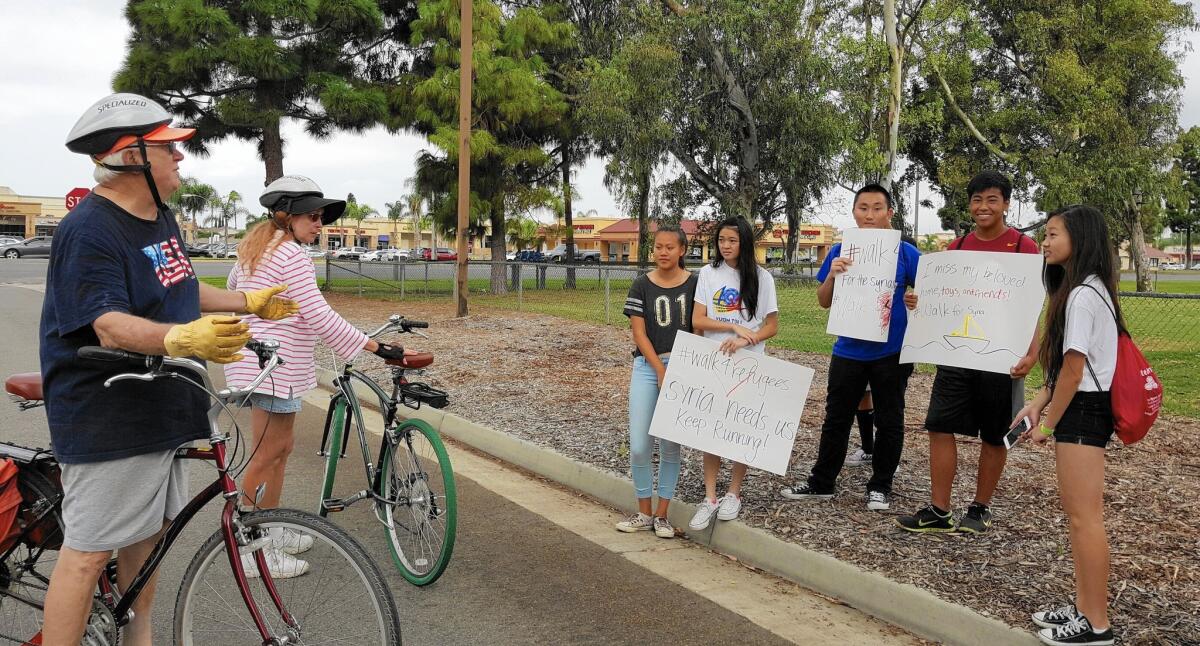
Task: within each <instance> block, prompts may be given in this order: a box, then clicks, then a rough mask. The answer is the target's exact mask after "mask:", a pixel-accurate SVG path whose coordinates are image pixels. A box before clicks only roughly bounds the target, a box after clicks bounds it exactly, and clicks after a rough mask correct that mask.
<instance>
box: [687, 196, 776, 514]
mask: <svg viewBox="0 0 1200 646" xmlns="http://www.w3.org/2000/svg"><path fill="white" fill-rule="evenodd" d="M716 242H717V251H718V252H719V257H718V258H717V259H716V260H714V261H713V263H712V264H711V265H705V266H704V267H702V268H701V269H700V278H699V282H698V284H697V287H696V305H695V308H694V310H693V312H692V327H694V328H695V329H696V331H697V332H698V333H702V334H703V335H704V336H705V337H707V338H710V339H714V340H716V341H720V342H721V351H722V352H725V353H726V354H730V355H732V354H733V353H735V352H737V351H738V350H742V349H746V350H750V351H751V352H766V347H767V346H766V341H767V339H769V338H771V337H773V336H775V334H776V333H778V332H779V305H778V303H777V302H776V299H775V279H774V278H773V277H772V276H771V273H770V272H768V271H767V270H765V269H763V268H762V267H759V266H758V262H757V260H756V259H755V257H754V230H753V229H751V228H750V223H749V222H747V221H746V219H745V218H742V217H736V218H729V219H727V220H724V221H722V222H721V223H720V224H719V225H718V226H717V241H716ZM720 471H721V458H720V457H719V456H716V455H713V454H711V453H705V454H704V500H703V501H702V502H701V503H700V504H699V505H697V508H696V514H695V516H693V517H692V521H691V522H690V523H688V526H689V527H690V528H691V529H692V530H694V531H698V530H701V529H704V528H705V527H708V525H709V523H711V522H712V519H713V516H714V515H715V516H716V517H717V519H718V520H733V519H734V518H737V516H738V512H740V511H741V509H742V498H741V490H742V480H743V479H745V477H746V465H744V464H741V463H740V462H734V463H733V475H732V476H731V478H730V481H729V491H728V493H726V494H725V496H724V497H723V498H721V499H719V500H718V499H717V474H718V473H719V472H720Z"/></svg>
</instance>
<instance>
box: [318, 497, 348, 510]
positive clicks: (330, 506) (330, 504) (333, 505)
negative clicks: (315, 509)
mask: <svg viewBox="0 0 1200 646" xmlns="http://www.w3.org/2000/svg"><path fill="white" fill-rule="evenodd" d="M321 506H322V507H324V508H325V511H331V512H332V511H343V510H345V509H346V503H344V502H342V500H341V499H340V498H327V499H325V500H322V501H321Z"/></svg>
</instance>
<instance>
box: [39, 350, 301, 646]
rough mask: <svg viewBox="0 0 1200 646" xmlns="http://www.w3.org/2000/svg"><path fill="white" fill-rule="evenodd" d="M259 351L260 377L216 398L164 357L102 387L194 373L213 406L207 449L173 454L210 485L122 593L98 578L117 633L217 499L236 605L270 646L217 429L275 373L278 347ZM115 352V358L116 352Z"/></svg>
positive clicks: (266, 577) (184, 362) (204, 376)
mask: <svg viewBox="0 0 1200 646" xmlns="http://www.w3.org/2000/svg"><path fill="white" fill-rule="evenodd" d="M262 347H264V348H265V350H264V352H265V353H268V354H269V356H270V358H269V359H262V357H263V355H262V354H260V355H259V356H260V366H261V368H262V372H260V373H259V376H258V378H257V379H256V380H255V381H254V382H253V383H251V384H250V385H249V386H247V387H246V388H244V389H238V390H232V389H225V390H222V391H220V392H216V391H215V389H214V388H213V386H212V381H211V380H210V379H209V377H208V372H207V370H205V369H204V367H203V366H201V365H200V364H199V363H196V362H195V361H191V360H188V359H172V358H169V357H149V358H147V359H146V360H145V361H146V366H147V367H148V368H150V370H151V371H150V372H149V373H146V374H136V373H123V374H119V375H115V376H113V377H110V378H109V379H108V380H107V381H106V382H105V386H106V387H107V386H108V385H110V384H111V383H112V382H114V381H118V380H122V379H137V380H142V381H150V380H152V379H156V378H177V379H186V378H187V377H185V376H183V375H181V374H177V373H174V372H171V371H163V370H161V367H162V366H170V367H175V368H183V369H186V370H188V371H190V372H192V373H194V374H195V376H196V377H198V379H199V381H200V383H201V384H203V387H204V389H205V390H206V391H207V392H208V393H209V394H210V396H212V397H213V400H214V401H213V405H212V407H211V408H209V411H208V423H209V429H210V434H209V437H208V442H209V445H210V446H209V448H183V449H179V450H178V451H176V454H175V459H176V460H200V461H205V462H212V463H213V464H214V465H215V467H216V469H217V477H216V479H215V480H214V481H213V482H212V483H211V484H209V485H208V486H207V487H205V488H204V490H203V491H201V492H200V493H198V494H197V495H196V496H195V497H193V498H192V499H191V501H189V502H188V504H187V505H186V506H185V507H184V508H183V510H181V511H180V512H179V515H177V516H176V517H175V518H174V519H173V520H172V521H171V522H170V523H169V524H168V525H167V526H166V527H165V528H164V529H163V532H162V536H161V537H160V538H159V539H158V541H157V542H156V543H155V544H154V547H153V549H152V550H151V552H150V555H149V556H148V557H147V558H146V561H145V563H143V564H142V567H141V569H140V570H138V573H137V574H136V575H135V576H134V578H133V580H132V581H131V582H130V584H129V586H128V588H127V589H125V590H123V591H118V590H116V589H114V587H113V585H112V583H111V581H110V580H109V578H108V577H107V576H105V575H103V574H102V575H101V577H100V580H99V583H98V587H99V589H100V596H101V599H102V601H103V602H104V603H105V605H107V606H108V607H109V608H110V609H111V611H112V613H113V617H114V618H115V619H116V622H117V626H118V627H121V626H125V625H127V624H128V623H129V622H130V621H131V620H132V619H133V612H132V611H131V608H132V607H133V604H134V603H135V602H136V601H137V599H138V597H139V596H141V593H142V592H143V591H144V590H145V587H146V585H147V583H148V582H149V581H150V578H151V577H152V576H154V573H155V572H156V571H157V570H158V567H159V565H161V564H162V561H163V558H164V557H165V556H166V554H167V552H169V551H170V550H171V547H172V546H173V545H174V544H175V541H176V540H177V539H178V538H179V536H180V534H181V533H182V532H183V528H184V527H186V526H187V524H188V523H189V522H191V520H192V518H194V517H195V515H196V514H197V513H198V512H199V511H200V510H201V509H203V508H204V506H205V505H207V504H208V503H209V502H211V501H212V500H213V499H214V498H216V497H217V496H222V497H223V498H224V499H225V503H224V509H223V510H222V512H221V533H222V535H223V538H224V544H225V551H226V554H227V555H228V557H229V565H230V568H231V569H232V571H233V574H234V579H235V582H236V584H237V587H238V592H239V593H240V594H241V596H242V601H243V602H244V603H245V604H246V609H247V610H248V611H249V612H250V615H251V617H252V618H253V620H254V625H255V627H256V628H257V629H258V632H259V635H260V637H262V640H263V641H262V643H263V644H271V643H276V642H275V637H274V636H273V635H272V634H271V633H270V630H269V628H268V627H267V624H266V622H265V620H264V619H263V616H262V613H261V611H260V610H259V607H258V605H257V604H256V603H255V602H254V597H253V596H252V593H251V592H250V584H249V581H248V580H247V578H246V572H245V569H244V568H243V567H242V559H241V554H240V552H239V548H240V547H242V546H245V545H249V544H251V543H252V542H253V541H254V540H256V539H258V538H260V537H259V536H252V535H251V533H252V532H251V530H249V529H247V528H246V527H244V526H242V525H241V523H240V517H241V513H242V512H241V511H240V510H239V509H238V499H239V498H240V496H241V492H240V491H239V490H238V486H237V482H236V481H234V479H233V477H232V476H231V475H230V474H229V467H228V464H227V463H226V457H227V455H226V447H225V444H226V441H227V439H228V436H227V435H225V434H223V433H221V432H220V427H219V419H220V416H221V414H222V412H224V411H225V409H226V407H227V406H229V405H239V404H241V403H243V402H244V401H245V399H246V398H247V397H249V395H250V394H251V393H253V392H254V389H255V388H257V387H258V385H259V384H261V383H262V382H263V380H265V379H266V377H267V376H268V375H269V374H270V373H271V371H272V370H274V369H275V367H276V366H277V365H278V364H279V363H280V361H279V358H278V357H277V356H276V355H275V353H274V350H275V349H276V348H277V347H278V344H274V343H270V344H268V343H264V344H262ZM110 352H112V351H110ZM115 352H116V353H118V354H121V353H120V351H115ZM109 360H113V359H109ZM29 466H32V461H31V462H30V464H29ZM60 496H61V494H60ZM45 513H49V511H48V510H47V512H45ZM41 518H44V514H42V515H40V516H39V521H38V522H39V523H40V519H41ZM33 526H36V523H35V524H34V525H31V527H33ZM27 531H28V528H27ZM255 564H256V566H257V567H258V569H259V575H260V576H261V578H262V584H263V587H264V588H266V590H267V594H268V596H269V597H270V598H271V603H272V604H273V605H274V606H275V609H276V610H277V611H278V612H279V613H280V617H281V618H282V619H283V621H284V622H285V623H287V624H288V625H289V626H291V627H293V628H296V627H297V626H296V621H295V619H294V618H293V617H292V616H291V614H290V613H288V611H287V609H286V608H285V607H284V604H283V600H282V598H281V597H280V596H279V593H278V590H277V589H276V587H275V583H274V581H273V580H272V579H271V576H270V571H269V569H268V567H267V564H266V558H265V557H264V556H263V552H262V550H257V551H256V552H255Z"/></svg>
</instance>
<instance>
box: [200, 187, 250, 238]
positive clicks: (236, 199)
mask: <svg viewBox="0 0 1200 646" xmlns="http://www.w3.org/2000/svg"><path fill="white" fill-rule="evenodd" d="M208 205H209V207H210V208H211V210H210V211H209V213H210V215H209V216H208V218H206V219H205V221H204V225H205V226H219V227H221V228H222V229H223V230H224V232H223V234H222V241H223V242H225V243H226V244H228V243H229V221H230V220H233V226H234V227H235V228H236V227H237V219H238V216H239V215H250V212H249V211H247V210H246V207H244V206H242V196H241V195H240V194H238V192H237V191H229V195H226V196H224V197H222V196H221V194H220V193H216V194H215V195H213V197H212V198H211V199H210V200H209V202H208Z"/></svg>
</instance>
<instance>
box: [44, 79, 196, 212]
mask: <svg viewBox="0 0 1200 646" xmlns="http://www.w3.org/2000/svg"><path fill="white" fill-rule="evenodd" d="M195 134H196V130H195V128H172V127H171V115H170V113H168V112H167V111H166V109H165V108H163V107H162V106H161V105H159V104H158V103H156V102H154V101H152V100H150V99H147V98H146V97H144V96H141V95H138V94H129V93H118V94H111V95H109V96H106V97H104V98H103V99H100V100H99V101H97V102H96V103H94V104H92V105H91V107H89V108H88V109H87V110H86V111H85V112H84V113H83V116H81V117H79V121H76V122H75V127H73V128H71V133H70V134H68V135H67V149H68V150H70V151H71V152H76V153H81V154H84V155H88V156H90V157H91V158H92V161H93V162H95V163H96V164H98V165H100V166H103V167H105V168H107V169H109V170H114V171H120V172H130V171H141V172H142V174H143V175H144V176H145V177H146V183H147V184H149V185H150V193H151V195H153V196H154V202H155V204H157V205H158V208H159V210H160V211H165V210H166V206H165V205H164V204H163V202H162V199H161V198H160V197H159V195H158V187H157V186H155V185H154V178H153V177H152V176H151V174H150V162H149V161H148V158H147V156H146V142H147V141H149V142H152V143H160V142H171V141H184V140H187V139H191V138H192V136H193V135H195ZM133 145H136V146H137V147H138V150H140V151H141V153H142V160H143V163H141V164H136V165H132V166H128V165H110V164H102V163H100V161H99V158H102V157H106V156H108V155H109V154H111V153H114V152H116V151H118V150H121V149H122V148H128V147H129V146H133Z"/></svg>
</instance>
